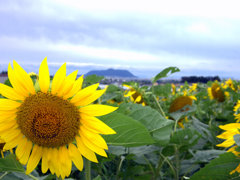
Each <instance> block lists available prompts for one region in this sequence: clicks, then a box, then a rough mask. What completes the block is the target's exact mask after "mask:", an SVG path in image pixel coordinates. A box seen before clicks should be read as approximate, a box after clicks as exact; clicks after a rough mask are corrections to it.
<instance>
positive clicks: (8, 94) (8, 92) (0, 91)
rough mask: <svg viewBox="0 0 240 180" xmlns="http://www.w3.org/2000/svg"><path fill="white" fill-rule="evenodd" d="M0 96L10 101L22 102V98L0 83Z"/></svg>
mask: <svg viewBox="0 0 240 180" xmlns="http://www.w3.org/2000/svg"><path fill="white" fill-rule="evenodd" d="M0 94H2V95H3V96H4V97H6V98H8V99H12V100H24V96H22V95H20V94H18V93H17V92H16V91H15V90H14V89H13V88H11V87H10V86H7V85H5V84H1V83H0Z"/></svg>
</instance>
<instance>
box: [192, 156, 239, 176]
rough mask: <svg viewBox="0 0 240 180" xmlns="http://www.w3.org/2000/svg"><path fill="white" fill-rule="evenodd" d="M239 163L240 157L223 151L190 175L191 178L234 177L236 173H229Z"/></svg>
mask: <svg viewBox="0 0 240 180" xmlns="http://www.w3.org/2000/svg"><path fill="white" fill-rule="evenodd" d="M239 163H240V159H239V158H237V157H236V156H235V155H234V154H232V153H224V154H222V155H220V156H219V158H216V159H214V160H212V161H211V162H210V163H209V164H208V165H206V166H205V167H204V168H202V169H200V171H198V172H197V173H195V174H194V175H193V176H192V177H191V180H199V179H201V180H209V179H214V180H226V179H234V177H237V176H238V173H234V174H232V175H230V172H231V171H232V170H234V169H235V168H236V167H237V166H238V164H239ZM235 179H236V178H235Z"/></svg>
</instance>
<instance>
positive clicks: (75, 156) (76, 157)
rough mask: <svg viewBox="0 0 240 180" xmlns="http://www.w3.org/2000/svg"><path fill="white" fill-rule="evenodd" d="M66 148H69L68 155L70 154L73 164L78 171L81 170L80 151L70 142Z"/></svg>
mask: <svg viewBox="0 0 240 180" xmlns="http://www.w3.org/2000/svg"><path fill="white" fill-rule="evenodd" d="M68 149H69V155H70V157H71V159H72V161H73V163H74V164H75V166H76V167H77V168H78V169H79V170H80V171H82V169H83V159H82V155H81V153H80V151H79V150H78V149H77V147H76V146H75V145H73V144H72V143H70V144H69V145H68Z"/></svg>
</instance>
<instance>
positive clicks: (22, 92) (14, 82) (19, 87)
mask: <svg viewBox="0 0 240 180" xmlns="http://www.w3.org/2000/svg"><path fill="white" fill-rule="evenodd" d="M8 78H9V81H10V82H11V85H12V86H13V88H14V90H15V91H16V92H17V93H18V94H20V95H22V96H24V97H27V96H28V95H29V92H28V91H26V89H24V88H23V87H22V84H21V83H20V82H19V81H18V80H17V78H16V75H15V72H14V71H13V69H12V67H11V64H10V63H9V65H8Z"/></svg>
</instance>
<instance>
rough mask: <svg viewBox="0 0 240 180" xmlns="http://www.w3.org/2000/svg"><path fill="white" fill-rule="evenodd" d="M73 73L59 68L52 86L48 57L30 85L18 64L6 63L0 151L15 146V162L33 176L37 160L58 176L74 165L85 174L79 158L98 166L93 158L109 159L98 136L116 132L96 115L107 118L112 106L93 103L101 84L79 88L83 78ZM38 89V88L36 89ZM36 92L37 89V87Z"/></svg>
mask: <svg viewBox="0 0 240 180" xmlns="http://www.w3.org/2000/svg"><path fill="white" fill-rule="evenodd" d="M76 76H77V71H74V72H73V73H71V74H70V75H68V76H66V63H65V64H63V65H62V66H61V67H60V68H59V70H58V71H57V72H56V74H55V75H54V77H53V80H52V82H50V76H49V70H48V65H47V58H45V59H44V60H43V61H42V63H41V65H40V68H39V78H38V80H37V82H36V83H35V86H36V84H37V86H36V88H35V86H34V84H33V81H32V79H31V78H30V76H29V74H27V73H26V71H25V70H24V69H22V67H21V66H20V65H19V64H18V63H17V62H16V61H13V68H12V67H11V64H10V63H9V66H8V77H9V80H10V82H11V85H12V87H9V86H6V85H4V84H0V94H2V95H3V96H4V97H5V99H0V124H1V126H0V136H1V138H2V139H3V140H4V141H5V143H6V144H5V145H4V149H6V150H9V149H12V148H15V147H16V151H15V153H16V156H17V158H18V159H19V162H20V163H22V164H23V165H26V174H29V173H31V172H32V171H33V170H34V169H35V168H36V166H37V165H38V163H39V162H40V160H41V170H42V172H43V173H46V172H47V171H48V169H49V170H50V172H51V173H52V174H56V175H57V177H60V176H61V177H62V178H65V177H66V176H69V175H70V173H71V169H72V162H73V163H74V164H75V166H76V167H77V168H78V169H79V170H82V169H83V159H82V156H84V157H85V158H87V159H88V160H90V161H93V162H98V160H97V158H96V155H95V153H96V154H99V155H101V156H104V157H107V154H106V152H105V150H107V149H108V146H107V144H106V142H105V140H104V139H103V138H102V137H101V136H100V134H115V131H114V130H112V129H111V128H110V127H108V126H107V125H106V124H104V123H103V122H102V121H100V120H99V119H97V118H96V117H95V116H102V115H105V114H108V113H110V112H112V111H114V110H116V109H117V108H116V107H111V106H107V105H97V104H91V103H92V102H94V101H95V100H96V99H98V98H99V97H100V96H102V94H103V93H104V92H105V91H106V89H103V90H97V88H98V85H99V84H94V85H91V86H89V87H86V88H84V89H81V87H82V82H83V76H81V77H80V78H78V79H77V80H75V79H76ZM37 87H38V88H37ZM39 87H40V88H39Z"/></svg>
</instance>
